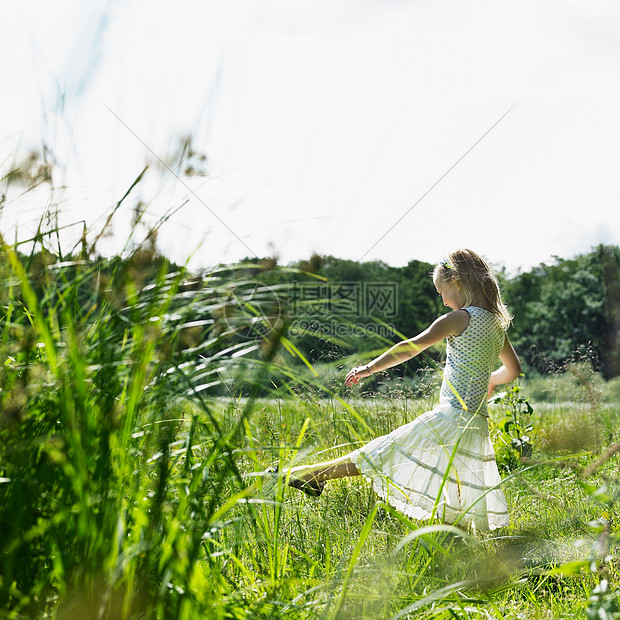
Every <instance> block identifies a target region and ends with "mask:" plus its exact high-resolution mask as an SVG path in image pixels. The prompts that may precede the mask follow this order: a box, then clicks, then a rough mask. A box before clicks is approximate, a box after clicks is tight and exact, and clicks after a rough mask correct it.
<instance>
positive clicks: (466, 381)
mask: <svg viewBox="0 0 620 620" xmlns="http://www.w3.org/2000/svg"><path fill="white" fill-rule="evenodd" d="M463 310H466V311H467V313H468V314H469V324H468V325H467V327H466V328H465V330H464V331H463V333H462V334H460V335H458V336H449V337H448V338H447V342H448V345H447V356H446V365H445V368H444V376H443V383H442V384H441V392H440V395H439V402H440V403H441V404H445V405H450V406H451V407H457V408H460V409H464V408H465V409H466V410H467V411H472V412H476V413H479V414H480V415H483V416H487V391H488V389H489V378H490V376H491V372H492V371H493V369H494V368H495V364H496V362H497V358H498V357H499V354H500V352H501V350H502V347H503V346H504V341H505V337H506V335H505V331H504V329H503V328H502V326H501V324H500V322H499V319H498V318H497V317H496V316H495V315H494V314H493V313H491V312H489V311H488V310H485V309H484V308H479V307H477V306H468V307H467V308H463Z"/></svg>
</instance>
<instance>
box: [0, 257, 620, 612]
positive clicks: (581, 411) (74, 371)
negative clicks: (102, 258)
mask: <svg viewBox="0 0 620 620" xmlns="http://www.w3.org/2000/svg"><path fill="white" fill-rule="evenodd" d="M4 251H5V258H6V260H5V262H4V263H3V267H2V268H3V269H4V270H5V273H4V274H3V275H4V281H5V283H6V285H5V287H4V288H3V292H2V295H3V300H2V306H3V308H4V321H3V323H2V328H1V329H2V333H1V338H0V348H1V353H2V362H3V365H2V370H1V372H0V399H1V401H2V418H1V424H0V525H1V529H2V537H1V540H0V545H1V551H0V610H1V612H0V614H1V615H2V617H7V618H32V617H35V618H59V619H60V618H63V619H64V618H111V619H116V618H187V619H191V618H321V619H323V618H324V619H329V618H334V619H336V618H338V619H339V618H413V617H415V618H527V619H529V618H572V617H575V618H586V617H591V618H608V617H614V615H613V614H614V613H616V614H617V613H618V590H617V587H618V583H619V582H620V575H619V566H618V560H617V557H616V554H617V544H618V540H619V538H618V508H617V506H618V499H619V498H618V464H619V463H618V452H617V451H615V452H614V446H616V447H617V442H618V440H619V439H620V437H619V434H620V432H619V431H618V428H619V427H620V426H619V421H620V408H619V405H618V401H617V399H616V396H615V394H616V391H617V384H611V383H610V384H605V383H604V382H601V380H600V379H599V378H598V377H597V376H596V375H594V374H593V373H592V372H591V371H589V370H588V369H587V367H580V366H575V367H574V368H573V369H572V370H570V369H569V371H567V372H566V373H565V374H564V375H563V376H561V377H559V376H558V377H552V378H547V379H544V380H540V381H538V383H536V384H534V382H532V384H531V385H529V386H528V385H527V384H526V385H525V389H524V390H522V391H518V390H514V391H513V392H511V393H510V394H509V395H508V397H506V399H504V401H503V402H499V403H496V404H494V405H493V406H492V410H491V420H492V438H493V441H494V444H495V447H496V451H497V454H498V460H499V462H500V465H501V466H502V469H503V477H504V479H505V481H504V489H505V492H506V495H507V498H508V502H509V509H510V514H511V519H512V524H511V525H510V527H509V528H507V529H505V530H501V531H495V532H492V533H473V532H465V531H463V530H461V529H458V528H454V527H449V526H444V525H442V524H439V523H416V522H412V521H410V520H408V519H406V518H404V517H403V516H402V515H400V514H399V513H397V512H395V511H394V510H393V509H391V508H390V507H389V506H386V505H385V504H383V503H382V502H379V501H378V500H377V497H376V496H375V495H374V494H373V493H372V491H371V490H370V487H369V485H368V483H367V482H366V481H364V480H363V479H351V480H341V481H337V482H334V483H331V484H329V485H328V488H327V489H326V491H325V492H324V494H323V496H322V497H321V498H320V499H318V500H313V499H310V498H307V497H306V496H304V495H303V494H300V493H299V492H297V491H294V490H290V489H288V488H283V487H282V486H279V487H276V488H275V490H274V492H273V493H265V490H264V489H263V488H262V484H261V477H260V476H257V474H258V473H260V472H261V471H263V470H264V468H265V467H266V466H268V465H271V464H276V463H278V464H280V465H281V466H282V467H286V466H288V465H291V464H293V463H298V462H302V461H304V462H311V461H313V460H324V459H326V458H331V457H334V456H338V455H340V454H343V453H345V452H347V451H349V450H350V449H351V448H353V447H355V446H357V445H359V444H360V443H361V442H365V441H367V440H369V439H371V438H372V437H374V436H376V435H378V434H383V433H385V432H388V431H389V430H391V429H393V428H395V427H396V426H398V425H400V424H403V423H405V422H408V421H410V420H412V419H413V418H414V417H416V416H417V415H419V414H420V413H421V412H423V411H425V410H427V409H428V408H430V406H432V403H433V401H434V398H435V394H436V393H435V394H434V393H432V392H431V393H429V394H428V396H426V397H425V398H416V399H412V398H410V397H408V396H407V395H406V392H405V391H399V390H398V389H392V390H388V391H387V392H386V393H382V395H380V396H374V397H364V395H363V394H361V393H360V391H359V390H351V391H348V392H342V393H340V395H336V394H334V395H333V396H332V397H328V396H326V392H322V393H320V392H318V391H317V389H316V386H313V385H312V383H311V382H310V380H309V378H311V377H312V373H311V370H310V369H309V368H308V367H307V366H305V365H303V364H302V363H300V362H299V353H298V352H297V351H296V349H295V345H294V343H293V342H291V341H289V340H288V339H287V338H286V331H285V329H284V326H283V325H282V324H281V322H280V321H279V320H278V319H276V318H274V316H273V314H272V313H270V311H269V308H268V307H267V306H265V307H263V308H261V304H260V291H258V293H257V289H256V287H255V286H253V287H251V288H247V287H245V284H244V283H243V282H242V281H234V280H232V281H231V280H230V277H229V276H230V274H228V275H227V277H226V278H223V277H220V275H218V274H217V273H214V274H209V276H208V277H207V278H203V280H201V282H200V284H199V285H198V284H197V283H196V281H195V280H192V279H191V278H190V279H188V275H187V274H184V273H183V272H182V271H181V272H180V273H177V274H169V273H168V272H167V271H165V270H164V269H162V270H161V272H160V273H159V275H158V276H157V277H156V278H155V279H154V280H153V281H149V283H148V284H145V283H142V284H141V283H140V281H139V279H137V278H136V276H135V274H136V273H140V271H139V270H140V269H141V268H143V267H144V265H146V264H150V263H151V261H152V258H153V256H152V255H151V256H149V253H148V251H147V250H144V249H141V250H139V251H137V252H136V253H134V254H133V255H132V256H131V257H129V259H128V260H127V261H125V262H123V263H120V264H116V266H110V265H106V266H105V269H104V268H102V266H101V265H96V264H94V263H92V262H88V261H82V262H80V261H75V260H73V261H70V262H66V261H65V262H64V263H59V262H58V261H49V262H45V261H44V262H43V264H41V265H29V266H28V269H26V268H25V266H24V265H23V264H22V262H21V261H20V260H19V258H18V256H17V255H16V254H15V252H14V251H13V250H12V249H11V248H10V247H5V248H4ZM248 291H249V292H248ZM246 293H247V294H248V295H251V298H244V295H246ZM248 299H250V301H251V303H249V302H248ZM270 299H271V298H270ZM240 334H242V335H243V336H244V338H243V339H240V337H239V336H240ZM233 336H234V337H233ZM341 363H347V364H348V361H347V360H343V361H342V362H341ZM345 365H346V364H345ZM329 373H331V376H332V377H335V376H337V375H338V373H342V370H341V369H340V368H338V366H334V367H331V369H330V370H329ZM240 377H242V379H241V378H240ZM432 383H433V382H432V381H431V382H430V384H432ZM241 385H243V386H244V392H243V393H244V396H243V397H241V396H239V394H240V393H241V392H240V391H239V388H240V386H241ZM265 386H271V387H270V389H271V394H272V395H271V396H270V397H265V396H264V392H265ZM214 390H216V393H218V394H221V393H222V391H223V390H224V391H228V393H229V396H228V397H225V398H224V397H222V396H221V395H219V396H214V395H213V393H214ZM528 390H530V392H528ZM534 396H536V397H534ZM567 398H569V399H568V400H567ZM528 402H529V403H530V404H531V406H532V407H533V413H529V410H528V409H527V403H528ZM507 421H510V422H511V423H510V425H507ZM513 440H518V441H519V442H520V443H517V444H514V443H513ZM514 445H517V446H521V448H520V450H521V452H522V453H523V454H525V455H526V456H524V457H523V458H522V457H521V456H520V455H519V453H518V451H515V449H514V447H513V446H514ZM526 448H527V449H526ZM529 448H531V453H530V452H529ZM605 614H607V615H605Z"/></svg>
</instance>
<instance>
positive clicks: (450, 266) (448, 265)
mask: <svg viewBox="0 0 620 620" xmlns="http://www.w3.org/2000/svg"><path fill="white" fill-rule="evenodd" d="M440 264H441V266H442V267H445V268H446V269H454V265H453V264H452V263H451V262H450V261H449V260H448V259H447V258H444V259H443V260H442V261H441V263H440Z"/></svg>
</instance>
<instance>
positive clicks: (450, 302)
mask: <svg viewBox="0 0 620 620" xmlns="http://www.w3.org/2000/svg"><path fill="white" fill-rule="evenodd" d="M435 288H436V289H437V292H438V293H439V294H440V295H441V300H442V301H443V305H444V306H448V308H452V310H460V309H461V308H462V307H463V306H464V305H465V295H463V293H461V291H459V289H458V287H457V286H456V284H455V283H454V282H436V283H435Z"/></svg>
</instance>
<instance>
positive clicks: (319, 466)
mask: <svg viewBox="0 0 620 620" xmlns="http://www.w3.org/2000/svg"><path fill="white" fill-rule="evenodd" d="M359 475H360V471H359V469H358V468H357V466H356V465H355V463H353V462H352V461H351V459H350V458H349V456H348V455H345V456H341V457H340V458H337V459H333V460H331V461H325V462H323V463H314V464H313V465H299V466H297V467H291V470H290V476H291V478H297V479H301V480H315V481H316V482H325V480H335V479H336V478H344V477H346V476H359Z"/></svg>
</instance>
